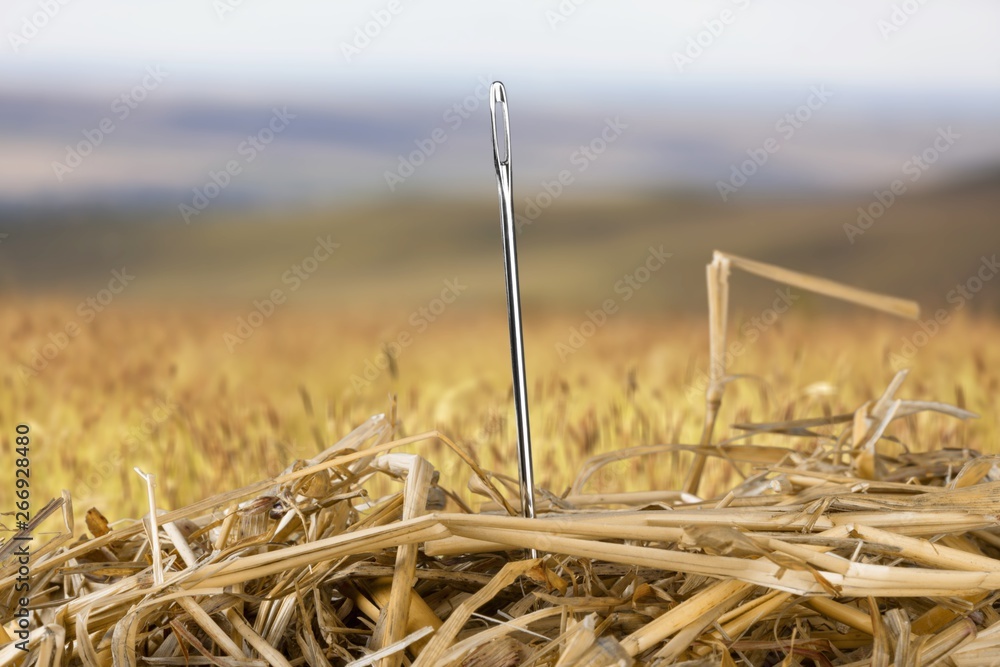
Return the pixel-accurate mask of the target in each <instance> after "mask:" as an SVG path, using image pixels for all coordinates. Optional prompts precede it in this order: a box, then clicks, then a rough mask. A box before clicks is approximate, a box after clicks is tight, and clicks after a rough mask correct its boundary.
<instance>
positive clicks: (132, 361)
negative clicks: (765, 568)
mask: <svg viewBox="0 0 1000 667" xmlns="http://www.w3.org/2000/svg"><path fill="white" fill-rule="evenodd" d="M220 5H221V6H223V7H224V8H229V9H228V10H226V11H222V12H221V13H220V12H219V10H218V7H219V6H220ZM543 5H544V3H532V2H528V1H527V0H518V1H517V2H510V3H504V4H503V5H502V6H492V5H488V4H483V3H464V2H459V1H458V0H434V1H433V2H429V4H428V2H424V3H421V4H419V5H418V4H414V5H412V6H410V5H405V8H404V9H403V10H401V11H400V12H398V13H395V14H392V18H391V20H389V22H388V23H386V24H384V25H381V27H378V26H376V28H371V21H373V20H376V18H373V17H382V18H383V19H384V18H385V15H384V12H385V11H387V5H383V3H381V2H359V3H351V4H350V5H349V6H348V5H344V4H343V3H341V4H337V5H331V4H328V3H319V2H314V1H311V0H295V1H294V2H288V3H284V4H283V5H282V7H281V8H280V9H279V8H277V6H267V5H264V4H261V3H256V4H255V3H214V4H213V6H211V7H210V6H208V5H207V4H206V3H203V2H195V1H194V0H178V1H177V2H174V3H171V4H170V5H169V6H167V5H164V6H163V7H146V8H145V9H144V10H143V12H141V13H139V12H136V11H135V10H134V8H132V7H131V5H130V4H129V3H124V2H120V1H119V0H99V1H97V2H91V3H87V4H86V5H84V4H76V3H70V4H66V5H61V4H60V5H59V9H58V11H57V12H56V14H55V15H53V16H50V17H49V18H48V19H47V20H46V22H45V25H44V26H41V27H38V26H35V27H36V28H37V29H36V30H35V31H34V32H32V31H31V30H30V29H29V28H26V27H25V26H26V25H29V24H30V25H33V22H35V16H36V14H37V12H38V11H39V10H38V6H37V5H36V3H34V2H30V1H28V2H21V1H17V2H11V3H7V4H6V5H5V6H4V8H3V9H0V17H2V18H3V19H4V25H7V26H11V27H10V30H11V31H12V32H11V34H15V35H21V36H22V40H23V42H19V41H17V40H16V39H15V40H11V39H8V40H7V41H8V43H7V45H6V48H8V49H9V53H7V54H5V55H7V56H9V57H5V58H2V59H0V145H2V147H3V150H2V151H0V340H2V343H3V344H2V345H0V364H2V365H0V383H2V384H0V452H2V454H3V456H4V457H9V456H11V455H12V453H11V442H12V437H13V433H14V431H13V429H14V425H15V424H17V423H20V422H26V423H29V424H30V425H31V428H32V432H33V433H34V434H35V435H34V437H35V443H36V449H35V450H34V457H35V458H34V459H33V465H34V466H36V468H37V473H36V478H37V484H36V486H35V488H36V492H37V494H38V495H39V496H44V497H48V496H51V495H56V494H58V492H59V490H60V489H61V488H64V487H66V488H70V489H71V490H72V491H73V493H74V496H75V497H76V498H77V501H78V503H79V504H78V505H77V511H78V512H82V511H85V509H86V508H87V507H89V506H90V505H97V506H100V507H101V508H102V510H103V511H104V512H105V514H107V515H108V517H109V518H116V517H122V516H129V515H131V516H135V515H137V514H141V513H142V512H144V511H145V509H144V507H145V499H144V496H143V493H142V490H141V489H140V488H139V486H138V484H137V482H138V481H139V480H138V477H136V476H135V474H134V473H132V472H131V469H132V466H133V465H139V466H141V467H142V468H143V469H145V470H147V471H149V472H156V473H157V474H158V475H160V479H161V489H162V494H163V495H162V498H163V502H164V503H165V504H166V505H169V506H178V505H183V504H187V503H190V502H192V501H193V500H195V499H197V498H200V497H202V496H204V495H207V494H208V493H210V492H212V491H215V490H218V489H219V488H230V487H234V486H236V485H238V484H241V483H244V482H248V481H251V480H254V479H258V478H260V477H262V476H264V475H271V474H274V473H275V472H277V471H278V470H280V469H282V468H284V466H285V465H287V464H288V463H289V462H290V461H291V460H292V459H293V458H296V457H304V456H309V455H311V454H312V453H314V452H316V451H317V450H318V449H320V448H321V446H323V445H326V444H329V443H331V442H333V441H335V440H336V439H338V438H339V437H340V436H342V435H343V434H344V433H346V432H348V431H349V430H351V429H352V428H354V427H355V426H356V425H357V424H358V423H360V422H361V421H362V420H364V419H365V418H367V417H368V416H370V415H371V414H373V413H376V412H382V411H384V410H386V409H387V406H388V404H389V399H388V397H389V395H390V394H395V395H396V396H397V397H398V398H397V411H398V412H397V414H398V418H399V420H400V425H399V429H400V433H402V434H407V435H409V434H414V433H418V432H422V431H425V430H429V429H433V428H440V429H441V430H442V431H443V432H445V433H447V434H449V435H450V436H452V437H454V438H455V439H456V440H457V441H459V442H461V443H464V444H466V445H468V446H469V448H470V449H471V450H472V451H473V452H475V454H476V456H478V457H479V458H480V460H481V462H482V463H483V464H484V466H486V467H489V468H494V469H496V470H498V471H500V472H507V473H513V472H514V466H513V461H512V458H513V456H512V455H513V433H512V432H511V425H510V422H509V415H510V412H511V406H510V401H509V399H508V392H509V383H510V380H509V367H508V363H509V362H508V359H509V357H508V353H507V348H506V330H505V323H504V320H503V317H504V306H503V300H504V294H503V280H502V274H501V272H502V258H501V255H500V243H499V240H500V239H499V233H500V230H499V223H498V220H497V205H496V198H495V197H496V193H495V180H494V174H493V168H492V164H491V155H490V141H489V134H488V127H489V124H488V123H489V121H488V116H489V114H488V110H487V108H486V106H485V104H484V100H485V97H486V88H487V86H488V84H489V82H490V81H492V80H493V79H502V80H503V81H504V83H505V85H506V87H507V90H508V93H509V96H510V104H511V125H512V157H513V162H514V197H515V211H516V213H517V214H518V216H519V219H520V221H521V222H522V223H523V224H522V228H521V231H520V233H519V243H520V250H521V255H522V258H521V264H522V276H521V280H522V290H523V300H524V303H525V308H526V328H527V330H526V334H527V350H528V355H529V358H528V371H529V380H530V385H531V394H530V398H531V402H532V409H533V412H532V420H533V425H534V436H535V440H536V442H537V445H536V448H537V452H538V466H537V467H538V470H539V478H540V481H541V482H542V483H543V484H545V485H548V486H550V488H551V489H552V490H553V491H554V492H557V493H560V492H562V491H563V490H565V488H566V487H567V486H568V485H569V484H570V482H571V481H572V476H573V471H574V469H575V467H576V466H577V465H578V464H579V463H581V462H582V461H583V460H584V459H585V458H586V457H587V456H591V455H594V454H598V453H602V452H608V451H611V450H615V449H619V448H622V447H627V446H637V445H645V444H656V443H687V444H693V443H695V442H696V441H697V439H698V436H699V435H700V427H701V419H702V415H703V412H702V411H703V402H702V400H701V398H700V392H701V390H702V389H703V383H702V379H701V378H703V373H704V372H705V371H706V370H707V345H708V341H707V324H706V322H705V302H706V298H705V297H706V294H705V286H704V285H705V278H704V275H705V274H704V265H705V264H706V263H707V262H708V261H709V260H710V259H711V253H712V251H713V250H714V249H721V250H725V251H728V252H732V253H735V254H738V255H743V256H746V257H751V258H753V259H757V260H761V261H765V262H769V263H773V264H777V265H780V266H785V267H788V268H791V269H796V270H799V271H803V272H807V273H812V274H816V275H819V276H823V277H827V278H830V279H834V280H838V281H841V282H844V283H847V284H851V285H856V286H859V287H863V288H866V289H870V290H874V291H878V292H883V293H887V294H891V295H894V296H898V297H903V298H910V299H915V300H917V301H919V302H920V304H921V306H922V307H923V311H924V314H923V317H922V321H923V325H922V324H921V323H920V322H906V321H898V320H893V319H891V318H888V317H882V316H876V315H873V314H870V313H859V312H858V311H857V310H855V309H853V308H850V307H847V306H844V305H841V304H838V303H836V302H832V301H830V300H827V299H823V298H819V297H814V296H811V295H808V294H804V293H795V294H794V295H792V296H790V297H787V298H788V299H790V307H789V308H788V310H787V312H781V313H778V312H777V311H776V310H775V304H776V299H780V298H781V296H780V293H776V291H775V290H776V289H777V288H778V286H776V285H773V284H770V283H768V282H766V281H763V280H759V279H756V278H753V277H750V276H742V275H740V276H735V277H734V283H733V292H732V297H731V302H732V304H733V309H734V310H733V313H732V316H731V327H730V334H731V335H732V336H733V340H734V341H736V342H739V343H741V344H742V345H743V347H742V348H741V350H742V351H741V352H740V353H738V354H737V355H735V358H734V359H733V360H732V364H731V368H732V370H733V372H734V373H739V374H745V375H747V376H748V377H746V378H744V379H741V380H739V381H736V382H734V383H733V384H732V385H730V387H729V388H728V389H727V397H726V402H725V403H724V408H723V414H722V416H721V422H720V424H721V425H722V429H721V430H720V431H719V432H718V433H719V437H722V436H724V435H725V436H731V435H733V434H734V432H733V431H732V430H731V429H729V425H730V424H731V423H733V422H737V421H748V420H755V421H770V420H776V419H785V418H792V417H805V416H809V415H816V414H826V413H840V412H846V411H850V410H853V409H855V408H856V407H858V405H859V404H860V403H862V402H863V401H865V400H869V399H873V398H876V397H877V395H878V394H879V392H880V391H881V390H882V388H883V387H884V386H885V385H886V384H887V383H888V381H889V380H890V379H891V377H892V375H893V373H894V372H895V371H896V370H897V369H898V368H899V367H900V365H905V366H909V367H911V368H912V374H911V379H910V380H909V381H908V382H907V383H906V384H905V385H904V394H905V395H906V396H907V397H909V398H919V399H927V400H933V399H940V400H942V401H954V402H957V403H959V404H962V405H965V406H966V407H968V408H969V409H971V410H973V411H976V412H978V413H979V414H980V415H981V416H982V418H981V419H980V420H978V421H976V422H974V423H971V424H967V425H964V426H962V425H955V424H952V423H950V422H948V421H946V420H944V419H943V418H942V419H941V420H937V418H935V417H920V418H919V421H915V420H909V421H906V422H904V423H903V425H902V426H901V427H900V430H899V431H897V432H893V433H892V435H893V437H896V438H898V439H899V440H900V442H901V443H902V444H901V445H900V446H901V447H902V446H904V445H905V446H907V447H914V448H934V447H945V446H947V447H958V446H969V447H974V448H977V449H981V450H983V451H990V452H996V451H1000V446H998V440H997V436H998V423H997V416H998V415H997V399H996V395H997V391H996V390H997V381H998V380H997V373H996V368H997V355H998V354H1000V349H998V347H997V345H996V343H995V341H996V340H997V334H998V332H1000V323H998V313H1000V287H998V285H997V283H998V282H1000V281H997V280H994V278H995V273H996V271H995V268H993V267H994V264H995V262H994V260H993V258H994V257H995V256H996V253H997V252H998V251H1000V227H998V225H997V224H996V211H997V210H1000V134H998V133H997V132H996V127H997V120H998V118H997V109H998V108H1000V106H998V102H1000V79H998V77H997V75H996V73H997V72H1000V45H998V42H997V41H996V39H995V35H994V34H993V31H992V26H993V25H996V23H997V21H998V20H1000V8H998V7H997V6H995V5H994V4H993V3H989V2H986V1H985V0H961V1H960V2H957V3H952V4H949V5H935V4H933V3H930V4H926V5H922V4H920V5H919V8H918V10H917V11H916V12H915V13H908V14H905V15H903V18H900V17H899V16H897V15H896V14H894V11H896V10H895V9H894V6H895V5H894V3H892V2H869V1H868V0H852V1H851V2H844V3H838V5H837V6H835V7H829V6H827V7H822V8H818V7H815V6H805V5H802V3H795V2H792V1H790V0H789V1H785V2H774V3H749V2H741V1H733V2H723V3H717V4H714V5H704V4H693V3H669V2H668V3H652V2H643V1H641V0H630V1H629V2H622V3H616V4H615V5H610V4H605V3H597V2H591V3H555V2H553V3H550V4H548V5H544V6H543ZM569 5H572V6H574V7H576V9H575V10H574V11H573V12H571V13H569V14H566V13H565V10H564V6H569ZM394 6H395V5H394ZM213 7H214V8H213ZM724 11H728V12H731V14H727V16H732V17H734V18H733V20H732V21H730V22H728V23H726V24H725V27H724V29H721V32H720V31H719V29H717V28H718V26H717V25H716V23H715V22H716V21H717V20H719V19H720V17H721V16H722V12H724ZM380 12H382V13H380ZM970 16H974V17H977V20H974V21H972V20H969V18H968V17H970ZM553 17H555V18H553ZM904 19H905V20H904ZM25 22H27V24H26V23H25ZM376 22H377V21H376ZM887 26H888V27H887ZM29 27H30V26H29ZM366 30H367V31H369V32H374V33H376V34H374V35H369V38H368V39H367V41H366V40H364V39H363V38H361V37H359V31H361V32H360V34H364V32H365V31H366ZM706 31H708V32H707V35H708V36H707V37H706ZM29 34H30V35H31V36H28V37H23V35H29ZM692 43H694V44H695V45H696V47H692V46H691V44H692ZM361 44H363V46H359V45H361ZM697 45H700V46H697ZM512 46H513V47H516V48H512ZM352 49H354V51H352ZM355 51H356V52H355ZM685 59H686V60H685ZM765 146H770V147H771V148H773V149H774V150H771V149H765V148H764V147H765ZM775 146H776V147H777V148H774V147H775ZM762 151H764V152H763V153H762ZM765 153H766V155H765ZM894 183H895V184H896V185H894ZM866 216H868V217H866ZM667 254H669V257H668V258H667V259H665V260H662V259H657V258H660V257H662V256H663V255H667ZM654 266H655V268H653V267H654ZM116 272H117V273H116ZM132 276H134V277H132ZM973 288H974V289H973ZM961 289H965V290H966V291H967V295H966V294H964V293H962V292H961V291H959V290H961ZM276 291H277V292H276ZM275 294H277V295H278V297H279V298H278V299H276V300H275V301H272V298H273V297H274V296H275ZM608 303H610V304H611V306H612V307H611V308H607V307H606V306H607V304H608ZM612 311H613V312H612ZM939 313H943V317H936V316H937V315H938V314H939ZM943 320H947V321H946V322H945V323H941V321H943ZM595 321H597V322H598V324H599V325H598V324H594V322H595ZM935 322H938V323H937V324H935ZM601 323H603V324H601ZM574 332H575V333H574ZM394 345H395V346H396V347H395V348H394V347H393V346H394ZM386 354H389V355H390V356H392V357H393V360H392V364H391V368H389V366H390V364H389V362H388V361H387V359H388V357H386ZM380 366H386V368H381V367H380ZM427 446H428V445H425V447H427ZM417 450H418V451H419V448H417ZM437 454H438V452H437V450H435V455H437ZM441 455H442V456H445V455H444V454H443V453H442V454H441ZM434 462H435V464H436V465H437V466H438V467H439V468H441V469H442V470H443V474H446V475H447V474H450V473H449V471H450V468H449V467H448V466H449V463H448V461H447V460H442V461H434ZM686 463H687V462H686V459H685V458H684V456H677V457H675V458H671V457H667V456H664V457H662V458H659V459H650V460H648V461H643V460H640V461H637V462H635V463H632V464H628V465H631V466H633V467H632V468H629V467H628V466H627V465H625V464H621V465H619V466H618V467H615V468H614V469H613V470H612V469H609V472H608V473H607V474H605V475H603V476H601V477H600V478H598V479H596V480H594V484H595V486H596V487H599V488H601V489H602V490H614V489H616V488H629V489H634V488H645V487H655V488H676V487H677V485H678V484H679V482H680V479H681V478H682V476H683V475H682V473H683V471H684V468H685V466H686ZM725 474H729V473H725ZM710 475H714V481H715V482H716V483H717V484H718V485H720V488H721V487H722V486H725V485H726V484H728V483H729V482H731V481H732V480H730V479H728V478H726V477H725V476H724V474H723V472H722V471H721V469H717V470H715V472H712V471H711V470H710ZM10 488H11V487H10V485H7V484H0V510H3V509H4V508H6V507H7V506H8V505H10V498H11V496H10V495H9V494H10V492H11V491H10Z"/></svg>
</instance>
